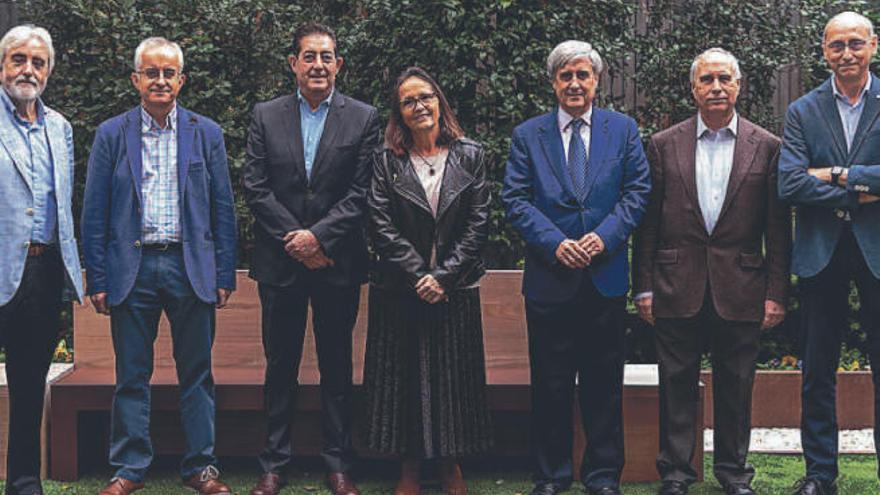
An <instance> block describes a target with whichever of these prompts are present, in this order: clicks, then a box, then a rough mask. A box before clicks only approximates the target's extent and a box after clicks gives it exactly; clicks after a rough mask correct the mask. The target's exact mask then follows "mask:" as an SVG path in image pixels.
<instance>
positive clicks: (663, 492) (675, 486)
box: [657, 480, 688, 495]
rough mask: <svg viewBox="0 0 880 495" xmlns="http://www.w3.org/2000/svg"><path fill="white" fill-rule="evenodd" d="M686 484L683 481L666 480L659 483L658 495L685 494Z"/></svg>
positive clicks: (686, 490)
mask: <svg viewBox="0 0 880 495" xmlns="http://www.w3.org/2000/svg"><path fill="white" fill-rule="evenodd" d="M687 492H688V486H687V483H685V482H684V481H678V480H666V481H664V482H663V484H662V485H660V491H659V492H657V494H658V495H687Z"/></svg>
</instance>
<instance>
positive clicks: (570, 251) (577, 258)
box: [556, 232, 605, 269]
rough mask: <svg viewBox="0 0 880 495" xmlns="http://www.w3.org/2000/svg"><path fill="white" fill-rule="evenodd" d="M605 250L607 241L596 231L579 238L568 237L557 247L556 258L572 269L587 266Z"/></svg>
mask: <svg viewBox="0 0 880 495" xmlns="http://www.w3.org/2000/svg"><path fill="white" fill-rule="evenodd" d="M603 251H605V242H604V241H602V238H601V237H599V235H598V234H596V233H595V232H590V233H588V234H585V235H584V236H583V237H581V238H580V239H579V240H577V241H576V240H574V239H566V240H564V241H562V242H560V243H559V246H558V247H557V248H556V259H558V260H559V262H560V263H562V264H563V265H564V266H566V267H568V268H571V269H579V268H585V267H587V266H589V264H590V263H592V262H593V258H594V257H596V256H598V255H600V254H602V252H603Z"/></svg>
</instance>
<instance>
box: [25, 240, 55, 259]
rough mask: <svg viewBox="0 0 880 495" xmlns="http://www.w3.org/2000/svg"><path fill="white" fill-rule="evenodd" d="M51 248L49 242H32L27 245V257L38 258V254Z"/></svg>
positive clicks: (44, 252)
mask: <svg viewBox="0 0 880 495" xmlns="http://www.w3.org/2000/svg"><path fill="white" fill-rule="evenodd" d="M51 248H52V245H51V244H41V243H39V242H32V243H30V244H29V245H28V258H39V257H40V256H42V255H44V254H46V251H48V250H49V249H51Z"/></svg>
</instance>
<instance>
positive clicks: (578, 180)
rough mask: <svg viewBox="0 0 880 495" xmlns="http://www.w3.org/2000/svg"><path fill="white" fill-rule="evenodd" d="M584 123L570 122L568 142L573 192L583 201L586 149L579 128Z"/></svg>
mask: <svg viewBox="0 0 880 495" xmlns="http://www.w3.org/2000/svg"><path fill="white" fill-rule="evenodd" d="M585 124H586V122H584V121H583V120H581V119H575V120H572V121H571V124H569V125H570V127H571V139H569V141H568V170H569V172H570V173H571V181H572V182H573V183H574V192H575V194H577V197H578V199H583V197H584V188H585V187H586V185H587V147H586V146H584V139H583V138H582V137H581V127H582V126H584V125H585Z"/></svg>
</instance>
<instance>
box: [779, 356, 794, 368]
mask: <svg viewBox="0 0 880 495" xmlns="http://www.w3.org/2000/svg"><path fill="white" fill-rule="evenodd" d="M797 362H798V360H797V358H796V357H794V356H782V363H781V364H782V366H792V367H797Z"/></svg>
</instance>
